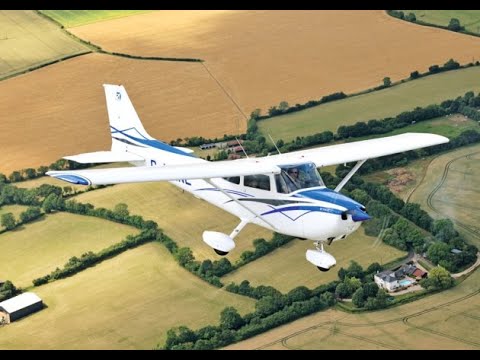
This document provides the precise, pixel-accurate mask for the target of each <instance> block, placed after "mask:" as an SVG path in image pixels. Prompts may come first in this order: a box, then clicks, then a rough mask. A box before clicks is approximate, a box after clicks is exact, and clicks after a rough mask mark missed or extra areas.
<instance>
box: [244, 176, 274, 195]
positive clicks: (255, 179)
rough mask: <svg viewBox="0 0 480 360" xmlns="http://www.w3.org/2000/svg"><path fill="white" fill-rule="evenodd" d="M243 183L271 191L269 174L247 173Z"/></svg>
mask: <svg viewBox="0 0 480 360" xmlns="http://www.w3.org/2000/svg"><path fill="white" fill-rule="evenodd" d="M243 185H245V186H248V187H251V188H255V189H260V190H267V191H270V176H268V175H247V176H245V177H244V178H243Z"/></svg>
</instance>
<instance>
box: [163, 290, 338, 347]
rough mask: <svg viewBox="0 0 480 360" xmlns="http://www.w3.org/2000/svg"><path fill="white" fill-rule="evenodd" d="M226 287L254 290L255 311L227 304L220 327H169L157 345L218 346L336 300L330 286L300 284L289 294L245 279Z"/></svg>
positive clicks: (256, 332) (292, 318)
mask: <svg viewBox="0 0 480 360" xmlns="http://www.w3.org/2000/svg"><path fill="white" fill-rule="evenodd" d="M227 288H230V289H233V288H237V289H244V290H245V291H246V292H249V293H255V294H256V297H255V298H257V299H258V301H257V302H256V304H255V311H254V312H253V313H249V314H246V315H244V316H241V315H240V314H239V313H238V311H237V310H236V309H235V308H234V307H231V306H229V307H226V308H225V309H223V311H222V312H221V313H220V322H219V325H218V326H212V325H208V326H205V327H203V328H201V329H198V330H196V331H195V330H191V329H189V328H188V327H185V326H180V327H176V328H173V329H170V330H168V332H167V340H166V341H165V344H164V346H163V347H161V346H160V345H159V346H158V348H163V349H171V350H180V349H198V350H200V349H215V348H219V347H222V346H226V345H229V344H231V343H233V342H236V341H240V340H243V339H247V338H249V337H252V336H255V335H257V334H260V333H262V332H265V331H267V330H269V329H272V328H274V327H277V326H279V325H282V324H285V323H288V322H291V321H293V320H295V319H298V318H300V317H303V316H306V315H308V314H311V313H314V312H317V311H320V310H323V309H326V308H328V307H330V306H332V305H333V304H334V303H335V298H334V295H333V293H332V287H331V286H323V287H319V288H317V289H314V290H310V289H308V288H306V287H304V286H300V287H297V288H295V289H293V290H291V291H290V292H289V293H288V294H286V295H283V294H282V293H281V292H280V291H278V290H276V289H274V288H272V287H261V289H259V288H260V287H259V288H254V287H251V286H250V284H249V283H248V281H244V282H242V284H240V286H236V285H235V284H231V285H229V286H227ZM242 291H243V290H242Z"/></svg>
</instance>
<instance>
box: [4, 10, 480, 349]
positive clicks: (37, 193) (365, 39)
mask: <svg viewBox="0 0 480 360" xmlns="http://www.w3.org/2000/svg"><path fill="white" fill-rule="evenodd" d="M410 14H413V15H410ZM414 17H415V20H414V19H413V18H414ZM452 18H454V19H457V21H458V23H459V24H460V25H461V26H463V29H456V30H454V29H452V26H453V25H452V24H451V19H452ZM417 20H418V21H417ZM453 23H454V24H456V22H455V21H454V22H453ZM0 25H1V26H0V28H1V29H2V30H1V31H0V94H2V101H0V121H1V123H2V130H3V131H1V132H0V152H1V154H2V162H1V163H0V218H1V219H2V223H1V224H0V249H1V251H0V282H2V283H3V281H5V280H9V281H11V282H12V283H13V284H14V285H15V286H16V288H18V289H21V290H22V291H32V292H34V293H35V294H37V295H38V296H40V297H41V298H42V299H43V302H44V304H45V305H46V306H45V308H44V309H43V310H41V311H39V312H37V313H34V314H31V315H29V316H27V317H25V318H23V319H21V320H19V321H15V322H12V323H11V324H8V325H5V326H2V325H1V323H0V349H181V348H187V349H191V348H194V349H208V348H225V349H479V348H480V337H479V336H478V334H477V332H476V331H475V329H477V328H478V324H479V321H480V307H479V293H480V273H479V270H478V269H477V270H476V267H475V266H477V265H475V264H477V263H475V264H473V265H472V264H469V265H468V266H466V267H465V268H461V270H462V271H463V270H465V271H466V269H467V268H468V271H467V273H466V274H465V275H458V276H454V278H455V280H454V283H453V282H452V284H451V285H454V286H453V287H451V288H448V289H446V290H444V291H439V289H434V290H432V289H430V290H431V291H426V290H420V291H419V292H417V293H406V294H397V295H396V296H391V297H390V298H389V300H387V302H385V303H384V304H383V305H382V306H383V307H385V308H384V309H382V310H380V311H370V310H371V309H373V307H372V308H368V307H358V306H356V305H354V304H352V303H353V301H352V300H350V299H349V300H345V299H344V298H343V297H342V296H339V295H338V292H337V291H336V287H337V286H338V285H339V283H341V281H343V280H344V278H345V275H343V278H342V276H341V275H340V272H339V270H340V269H343V271H344V272H345V269H352V261H353V262H354V265H355V264H356V265H357V266H358V265H360V267H361V268H362V269H363V270H362V271H365V274H367V272H368V271H367V268H369V267H370V266H371V265H372V264H374V263H377V264H378V265H379V266H380V267H383V266H385V267H386V268H389V267H393V266H397V265H398V264H401V263H402V262H405V261H407V259H412V256H413V254H414V253H415V256H420V254H421V253H426V252H427V244H431V243H432V242H434V241H436V239H439V238H440V237H441V236H442V235H441V234H440V235H439V233H440V232H439V231H437V230H435V229H434V225H432V224H438V222H437V223H435V221H441V220H442V219H448V220H449V221H451V223H452V224H453V225H454V227H455V230H456V231H458V238H460V237H461V238H462V239H465V240H466V244H467V245H465V249H466V248H467V246H470V245H474V246H476V247H477V248H478V247H480V226H479V225H478V224H479V221H480V215H479V214H480V205H479V204H480V187H479V186H478V181H477V180H476V179H478V176H479V175H480V166H479V164H480V136H479V134H480V121H479V119H478V118H479V117H480V95H479V93H480V82H479V79H480V36H476V35H475V33H476V34H478V35H480V32H479V31H478V27H479V26H480V12H478V11H471V12H470V11H457V10H448V11H445V12H442V11H437V10H403V11H402V15H400V12H399V11H397V10H393V11H384V10H378V11H370V10H369V11H231V10H227V11H210V10H208V11H176V10H175V11H174V10H162V11H143V10H142V11H134V10H111V11H110V10H82V11H64V10H40V11H36V10H35V11H34V10H31V11H25V10H23V11H20V10H18V11H17V10H2V11H0ZM260 29H261V30H260ZM435 65H437V67H435ZM432 66H433V67H432ZM105 83H109V84H122V85H124V86H125V88H126V90H127V91H128V94H129V97H130V99H131V100H132V102H133V105H134V106H135V109H136V110H137V112H138V115H139V117H140V118H141V120H142V122H143V125H144V126H145V128H146V129H147V131H148V132H149V133H150V134H151V135H152V136H154V137H155V138H158V139H160V140H162V141H165V142H168V143H170V142H174V143H175V145H186V146H189V147H191V148H192V149H193V150H194V151H195V153H196V154H197V155H199V156H201V157H204V158H206V157H207V156H208V158H209V159H210V158H211V159H217V158H219V153H220V152H217V151H216V150H212V151H210V152H207V151H205V150H200V149H199V147H198V145H199V144H202V143H203V140H204V142H205V143H206V142H214V141H217V140H218V139H221V138H223V137H224V135H227V136H232V137H233V136H238V137H241V138H242V139H244V140H245V143H244V144H245V148H246V150H247V152H249V153H256V154H258V155H266V154H267V153H269V152H271V151H276V150H275V147H274V146H273V145H272V146H270V140H269V137H271V138H272V139H274V140H273V141H275V143H276V145H278V147H279V148H280V150H281V151H282V152H284V151H285V152H286V151H292V150H296V149H300V148H309V147H312V146H323V145H331V144H333V143H341V142H349V141H357V140H364V139H369V138H373V137H382V136H389V135H395V134H399V133H405V132H428V133H435V134H440V135H443V136H446V137H448V138H449V139H450V143H449V145H451V147H449V148H444V149H440V150H438V151H436V150H435V151H433V150H432V151H431V152H429V151H424V152H422V151H420V152H418V153H416V154H415V155H411V156H410V155H400V156H399V157H397V158H394V160H392V161H390V162H388V161H387V160H386V161H385V163H381V162H375V161H374V160H371V161H367V163H366V165H365V169H364V172H363V173H362V174H361V177H360V176H358V179H356V180H355V181H354V185H353V184H352V187H351V188H348V189H347V191H348V192H349V194H351V195H352V196H360V197H362V196H363V197H364V198H366V199H368V200H369V201H372V203H376V205H375V204H374V205H372V206H371V207H372V208H374V207H376V208H377V209H381V210H382V211H386V210H385V209H386V208H387V207H388V208H389V209H390V210H388V211H389V214H390V217H387V218H381V217H380V215H378V218H379V219H383V220H384V223H383V226H382V224H381V223H380V222H379V220H377V222H373V224H380V225H378V226H380V227H381V229H378V231H374V230H372V228H373V227H374V225H372V226H370V227H368V225H364V226H362V227H361V228H360V229H359V230H358V231H357V232H355V233H354V234H352V235H351V236H349V237H348V238H347V239H345V240H342V241H338V242H334V243H333V244H332V245H331V247H329V252H331V253H332V254H333V255H334V256H335V258H336V259H337V266H336V267H335V268H333V269H332V270H331V271H329V272H326V273H323V272H319V271H318V270H317V269H316V268H315V267H314V266H312V265H311V264H309V263H308V262H307V261H306V260H305V251H306V250H307V249H308V248H311V247H312V246H311V245H312V244H311V242H310V241H301V240H298V239H287V238H281V237H278V234H274V233H272V232H271V231H267V230H266V229H264V228H262V227H258V226H256V225H251V224H250V225H248V226H247V227H246V228H245V229H244V230H243V231H242V232H241V233H240V234H239V236H238V237H237V238H236V244H237V246H236V249H235V251H233V252H232V253H231V254H229V255H228V256H226V257H219V256H217V255H216V254H215V253H214V252H213V251H212V249H211V248H210V247H208V246H207V245H206V244H205V243H204V242H203V241H202V233H203V231H205V230H212V231H220V232H225V233H230V232H231V231H232V229H233V228H235V226H236V225H238V219H237V218H235V217H234V216H232V215H230V214H228V213H226V212H224V211H222V210H221V209H219V208H216V207H214V206H212V205H210V204H208V203H206V202H204V201H202V200H200V199H198V198H195V197H193V196H191V195H190V194H188V193H186V192H184V191H182V190H181V189H179V188H177V187H175V186H173V185H172V184H170V183H167V182H156V183H154V182H150V183H142V184H122V185H114V186H106V187H103V186H102V187H98V188H97V187H83V186H79V185H71V186H67V185H70V184H67V183H64V182H60V181H57V180H55V179H52V178H50V177H48V176H42V175H43V174H44V173H45V171H47V170H48V168H50V169H61V168H63V167H65V166H67V164H66V163H63V162H59V161H58V160H59V159H61V158H62V157H63V156H66V155H72V154H79V153H83V152H92V151H98V150H108V149H109V148H110V145H111V139H110V136H109V135H110V132H109V126H108V116H107V111H106V107H105V96H104V90H103V86H102V84H105ZM332 95H333V97H329V96H332ZM477 99H478V100H477ZM332 100H333V101H332ZM309 102H310V103H309ZM425 109H428V110H425ZM432 109H433V110H432ZM423 110H425V111H423ZM422 111H423V112H422ZM428 111H431V114H430V113H429V112H428ZM410 112H411V113H412V114H413V115H412V114H410ZM392 119H394V120H392ZM404 119H408V120H404ZM393 121H398V122H397V123H395V124H398V123H400V122H401V123H402V124H401V126H400V125H398V126H397V125H395V126H390V125H386V126H385V127H384V125H383V124H391V123H393ZM359 122H364V125H359ZM252 124H254V125H255V126H252ZM365 124H367V125H365ZM388 126H390V127H388ZM252 129H253V130H252ZM366 129H367V130H366ZM372 129H373V130H372ZM357 130H358V131H357ZM322 132H331V134H332V135H331V136H330V137H328V141H327V140H322V141H317V142H316V143H315V142H312V143H310V142H308V141H307V140H309V139H311V138H313V136H314V135H315V134H320V133H322ZM209 139H210V140H209ZM266 139H267V140H266ZM269 146H270V148H269ZM402 156H403V157H402ZM369 163H370V164H371V165H369V167H367V165H368V164H369ZM103 166H109V165H103ZM319 170H320V171H321V172H322V176H323V177H324V180H327V179H330V178H331V179H330V180H329V181H326V183H327V185H328V186H329V187H332V186H333V187H334V184H335V176H338V177H340V175H339V174H340V173H341V171H342V168H341V166H339V168H337V169H335V168H326V169H322V168H320V169H319ZM343 170H344V169H343ZM324 171H328V172H329V173H330V175H325V173H324ZM332 184H333V185H332ZM380 185H382V186H385V189H388V190H390V192H391V194H393V195H392V196H395V197H396V198H397V200H395V201H397V202H396V203H395V204H397V208H395V205H394V206H390V205H389V204H388V201H386V200H385V199H384V198H381V196H379V195H378V193H377V194H375V192H374V191H371V192H369V191H370V190H371V189H376V186H380ZM333 187H332V188H333ZM356 188H357V189H356ZM355 189H356V190H357V192H355ZM382 191H383V190H382ZM390 192H389V194H390ZM384 193H385V192H384ZM384 193H382V194H384ZM376 196H377V197H376ZM388 196H390V195H388ZM389 199H390V198H389ZM400 199H401V204H402V207H400V206H399V205H398V203H399V201H400ZM379 203H382V204H380V205H379ZM415 204H419V209H421V210H422V211H424V213H425V214H426V215H425V216H424V217H423V218H422V219H424V218H425V217H430V218H431V219H432V224H430V225H431V226H430V225H428V226H424V225H423V223H421V222H420V221H417V220H418V219H417V218H415V217H413V216H411V213H413V210H412V211H411V213H409V212H408V210H405V209H415V211H417V208H415V206H418V205H415ZM408 205H411V206H412V207H408ZM382 206H383V208H382ZM32 207H35V208H36V209H38V210H32ZM27 210H28V211H30V215H25V213H26V212H27ZM367 210H368V207H367ZM376 211H379V210H376ZM418 211H420V210H418ZM9 214H11V215H9ZM422 214H423V213H422ZM373 217H374V218H375V217H377V215H374V216H373ZM391 218H400V219H401V220H402V221H403V223H404V224H408V225H406V226H410V228H408V231H410V230H409V229H414V230H412V231H413V232H414V233H415V234H421V236H422V237H424V238H425V239H426V240H425V246H424V247H423V248H421V249H420V246H417V247H414V246H413V245H412V244H411V243H410V244H409V245H408V246H407V247H403V248H402V246H396V247H394V246H392V243H388V241H385V240H386V238H387V236H386V235H385V234H388V231H390V230H391V229H387V225H386V224H387V223H388V222H389V221H390V220H389V219H391ZM4 219H5V220H4ZM12 219H13V220H12ZM12 221H13V222H12ZM366 223H368V222H366ZM403 229H404V230H405V229H406V228H403ZM406 231H407V230H405V232H406ZM452 231H453V230H452ZM399 233H401V232H400V230H399ZM455 236H456V235H455ZM400 237H401V234H400ZM452 237H453V235H452ZM406 242H407V243H408V239H407V240H406ZM265 243H268V246H269V248H268V251H265V252H262V253H260V250H259V249H260V248H261V247H262V246H264V247H263V248H264V249H265ZM455 244H457V245H456V246H458V247H459V246H460V245H462V243H461V242H460V240H458V241H457V242H455ZM458 244H460V245H458ZM462 246H463V245H462ZM420 250H421V251H420ZM465 252H466V251H465ZM225 259H226V260H225ZM227 260H228V261H227ZM473 262H475V261H473ZM440 264H445V263H440ZM354 265H353V266H354ZM423 265H425V266H424V267H425V268H426V269H427V270H430V269H431V268H433V267H434V266H435V265H437V264H436V263H435V264H433V263H432V262H430V261H427V260H424V262H423ZM448 265H452V264H451V263H450V264H448ZM348 271H349V270H347V272H348ZM352 272H353V270H352ZM458 272H460V271H458ZM452 273H453V272H452ZM373 275H374V272H370V273H369V275H365V279H367V278H368V276H371V277H372V278H373ZM352 276H353V275H352ZM362 277H363V276H362ZM365 281H366V280H365ZM452 281H453V280H452ZM358 286H359V285H357V287H358ZM2 291H3V290H2V286H1V284H0V296H2V294H3V293H2ZM350 298H351V297H350ZM278 299H281V300H278ZM290 299H295V300H290ZM365 300H366V297H365ZM295 301H297V302H295ZM309 301H310V303H308V302H309ZM388 301H391V302H392V304H390V303H389V302H388ZM0 302H1V301H0ZM300 303H302V305H300ZM307 303H308V304H307ZM272 304H273V305H272ZM295 304H297V305H295ZM312 304H314V305H312ZM310 305H311V306H315V307H316V308H315V309H316V310H315V311H314V310H309V309H310V308H309V306H310ZM229 307H232V308H234V310H235V311H233V310H231V309H227V311H226V308H229ZM377 308H381V307H380V306H379V307H377ZM294 310H295V311H297V310H298V312H299V313H301V314H302V315H301V316H299V315H298V316H297V315H295V316H294V315H293V313H294ZM302 311H303V312H302ZM283 316H284V317H285V318H282V317H283ZM288 316H290V317H288ZM239 319H240V320H239ZM234 320H235V321H234ZM229 321H230V322H229ZM228 324H229V325H228ZM419 339H422V340H421V341H419Z"/></svg>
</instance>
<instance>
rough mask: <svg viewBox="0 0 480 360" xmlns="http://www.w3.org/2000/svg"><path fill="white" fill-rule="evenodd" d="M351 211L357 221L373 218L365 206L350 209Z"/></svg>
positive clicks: (353, 218)
mask: <svg viewBox="0 0 480 360" xmlns="http://www.w3.org/2000/svg"><path fill="white" fill-rule="evenodd" d="M349 213H350V214H351V215H352V220H353V221H355V222H358V221H366V220H369V219H371V217H370V215H368V214H367V211H366V210H365V207H362V208H356V209H353V210H349Z"/></svg>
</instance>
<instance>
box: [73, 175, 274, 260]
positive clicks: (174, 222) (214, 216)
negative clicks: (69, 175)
mask: <svg viewBox="0 0 480 360" xmlns="http://www.w3.org/2000/svg"><path fill="white" fill-rule="evenodd" d="M76 199H77V200H78V201H81V202H89V203H91V204H93V205H95V206H96V207H100V206H101V207H105V208H110V209H113V207H114V206H115V205H116V204H118V203H120V202H124V203H126V204H128V209H129V210H130V213H131V214H136V215H141V216H143V217H144V219H147V220H153V221H155V222H157V223H158V226H159V227H160V228H161V229H163V230H164V231H165V233H166V234H167V235H168V236H170V237H171V238H172V239H173V240H175V241H176V242H177V243H178V245H179V246H188V247H190V248H191V249H192V251H193V254H194V255H195V258H196V259H197V260H200V261H202V260H205V259H212V260H219V259H221V257H220V256H218V255H216V254H215V253H214V251H213V250H212V249H211V248H210V247H209V246H208V245H207V244H205V243H204V242H203V240H202V233H203V231H205V230H212V231H220V232H224V233H228V234H230V233H231V232H232V230H233V229H234V228H235V227H236V226H237V225H238V223H239V220H238V219H237V218H236V217H234V216H233V215H230V214H228V213H227V212H225V211H223V210H221V209H219V208H217V207H215V206H213V205H210V204H209V203H207V202H205V201H203V200H200V199H197V198H195V197H194V196H192V195H190V194H189V193H184V192H182V190H181V189H179V188H177V187H175V186H173V185H171V184H169V183H166V182H158V183H143V184H122V185H115V186H113V187H109V188H106V189H101V190H95V191H91V192H88V193H85V194H82V195H79V196H77V197H76ZM271 237H272V233H271V232H270V231H268V230H266V229H264V228H261V227H259V226H256V225H253V224H249V225H248V226H247V227H245V229H243V230H242V232H241V233H240V234H239V235H238V236H237V237H236V239H235V242H236V245H237V246H236V248H235V250H234V251H232V252H231V254H229V255H228V257H227V258H228V259H229V260H230V261H235V260H236V259H238V258H239V257H240V255H241V254H242V252H243V251H245V250H252V249H253V243H252V242H253V240H254V239H257V238H265V239H266V240H270V239H271Z"/></svg>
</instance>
